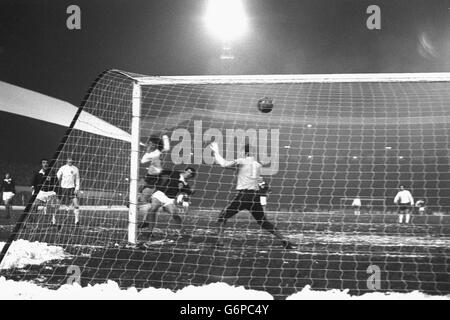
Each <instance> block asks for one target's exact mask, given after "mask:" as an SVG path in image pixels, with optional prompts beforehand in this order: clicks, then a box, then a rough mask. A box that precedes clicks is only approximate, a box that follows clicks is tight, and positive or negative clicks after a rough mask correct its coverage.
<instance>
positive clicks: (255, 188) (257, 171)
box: [209, 142, 293, 249]
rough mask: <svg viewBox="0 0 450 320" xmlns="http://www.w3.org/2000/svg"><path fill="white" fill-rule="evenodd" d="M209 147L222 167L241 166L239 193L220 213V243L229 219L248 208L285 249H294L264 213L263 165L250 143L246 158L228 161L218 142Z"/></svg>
mask: <svg viewBox="0 0 450 320" xmlns="http://www.w3.org/2000/svg"><path fill="white" fill-rule="evenodd" d="M209 147H210V149H211V150H212V153H213V155H214V158H215V160H216V162H217V163H218V164H219V165H220V166H221V167H224V168H229V167H235V166H238V168H239V171H238V181H237V187H236V190H237V191H238V193H237V195H236V196H235V198H234V199H233V201H232V202H231V203H230V204H229V205H228V206H227V207H226V208H225V209H224V210H222V212H221V213H220V215H219V219H218V224H219V230H218V245H222V244H223V240H222V238H223V231H224V228H225V224H226V222H227V220H228V219H230V218H231V217H233V216H234V215H236V214H237V213H238V212H240V211H242V210H248V211H250V213H251V214H252V216H253V218H255V220H256V222H257V223H258V224H259V225H260V226H261V228H263V229H265V230H267V231H268V232H270V233H271V234H273V235H274V236H275V237H276V238H278V239H280V240H281V242H282V244H283V247H284V248H285V249H292V248H293V246H292V244H291V243H290V242H289V241H287V240H285V239H284V238H283V236H282V235H281V234H280V233H279V232H278V231H277V230H276V228H275V226H274V225H273V224H272V223H271V222H269V221H268V220H267V218H266V216H265V214H264V210H263V207H262V204H261V194H260V191H259V190H260V188H259V183H262V182H263V180H262V178H261V167H262V165H261V164H260V163H259V162H258V161H256V160H255V158H254V157H253V156H251V155H250V145H248V144H246V145H245V147H244V153H245V157H244V158H238V159H236V160H233V161H227V160H225V159H224V158H223V157H222V156H221V155H220V153H219V146H218V144H217V142H212V143H211V144H210V145H209Z"/></svg>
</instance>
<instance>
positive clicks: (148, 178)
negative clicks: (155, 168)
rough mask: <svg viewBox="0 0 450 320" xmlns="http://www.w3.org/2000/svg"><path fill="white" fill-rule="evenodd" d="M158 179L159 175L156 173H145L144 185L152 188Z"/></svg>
mask: <svg viewBox="0 0 450 320" xmlns="http://www.w3.org/2000/svg"><path fill="white" fill-rule="evenodd" d="M158 179H159V175H158V174H148V173H147V174H146V175H145V177H144V181H145V186H144V188H145V187H147V188H148V187H150V188H154V187H155V185H156V183H157V182H158Z"/></svg>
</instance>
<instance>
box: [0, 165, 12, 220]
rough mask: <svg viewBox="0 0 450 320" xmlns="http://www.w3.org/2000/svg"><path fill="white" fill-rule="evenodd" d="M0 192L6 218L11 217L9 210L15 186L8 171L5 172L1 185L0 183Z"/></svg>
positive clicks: (10, 210)
mask: <svg viewBox="0 0 450 320" xmlns="http://www.w3.org/2000/svg"><path fill="white" fill-rule="evenodd" d="M0 193H3V195H2V198H3V203H4V205H5V211H6V216H5V218H6V219H9V218H11V212H12V201H13V198H14V195H15V194H16V186H15V183H14V179H13V178H11V175H10V174H9V173H6V174H5V178H4V179H3V181H2V183H1V185H0Z"/></svg>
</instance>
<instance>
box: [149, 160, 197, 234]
mask: <svg viewBox="0 0 450 320" xmlns="http://www.w3.org/2000/svg"><path fill="white" fill-rule="evenodd" d="M195 175H196V171H195V169H194V168H192V167H188V168H186V169H185V170H184V171H183V172H179V171H170V170H163V171H162V172H161V174H160V178H159V181H158V184H157V185H156V188H155V189H156V190H155V192H154V193H153V194H152V196H151V202H150V203H148V204H146V205H144V206H143V211H144V212H145V214H144V218H143V223H141V225H140V228H147V227H148V228H149V229H150V231H153V228H154V227H155V221H156V213H157V211H158V209H159V208H161V207H162V208H163V209H164V211H166V212H167V213H169V214H171V215H172V217H173V219H174V221H175V224H176V226H177V229H181V227H182V219H181V217H180V216H179V211H180V209H179V208H178V205H177V196H178V195H180V194H182V195H190V194H192V190H191V188H190V186H189V184H188V183H187V181H188V180H189V179H193V178H194V177H195Z"/></svg>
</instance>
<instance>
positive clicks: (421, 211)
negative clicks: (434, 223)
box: [416, 199, 425, 215]
mask: <svg viewBox="0 0 450 320" xmlns="http://www.w3.org/2000/svg"><path fill="white" fill-rule="evenodd" d="M416 208H417V212H418V213H419V214H420V215H423V214H424V213H425V200H422V199H420V200H418V201H417V202H416Z"/></svg>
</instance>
